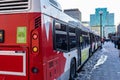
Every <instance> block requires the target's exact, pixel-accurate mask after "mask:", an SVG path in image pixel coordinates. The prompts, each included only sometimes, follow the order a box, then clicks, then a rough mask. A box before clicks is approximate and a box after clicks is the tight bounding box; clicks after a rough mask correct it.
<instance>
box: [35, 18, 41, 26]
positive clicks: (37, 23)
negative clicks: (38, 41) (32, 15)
mask: <svg viewBox="0 0 120 80" xmlns="http://www.w3.org/2000/svg"><path fill="white" fill-rule="evenodd" d="M40 25H41V17H38V18H36V19H35V28H37V27H40Z"/></svg>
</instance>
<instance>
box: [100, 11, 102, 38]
mask: <svg viewBox="0 0 120 80" xmlns="http://www.w3.org/2000/svg"><path fill="white" fill-rule="evenodd" d="M99 14H100V36H101V38H102V14H103V12H102V11H100V12H99Z"/></svg>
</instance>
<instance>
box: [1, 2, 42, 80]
mask: <svg viewBox="0 0 120 80" xmlns="http://www.w3.org/2000/svg"><path fill="white" fill-rule="evenodd" d="M30 1H31V0H1V1H0V80H37V79H38V77H39V79H40V76H38V77H36V75H37V74H36V73H37V72H38V69H37V67H39V68H41V66H40V65H41V64H42V63H40V64H37V63H36V62H37V61H34V60H36V54H37V52H36V54H34V52H32V50H31V49H32V48H33V46H35V49H34V50H35V51H36V47H37V49H38V48H39V44H38V43H39V41H38V37H36V35H35V36H34V38H35V39H36V41H35V40H34V41H33V40H32V35H33V34H34V33H35V34H37V36H38V30H39V29H38V28H37V27H38V25H37V27H35V20H36V19H38V18H40V13H33V12H31V13H28V12H27V10H28V9H29V6H30V4H29V3H30ZM39 20H40V19H39ZM39 20H37V23H38V21H39ZM39 26H40V25H39ZM32 42H33V43H34V44H33V43H32ZM37 51H38V50H37ZM38 52H39V51H38ZM37 58H40V56H39V55H38V56H37ZM30 59H31V60H30ZM33 59H34V60H33ZM41 72H42V71H41ZM38 75H40V73H38ZM41 76H42V75H41ZM33 77H35V78H33ZM41 80H43V79H42V78H41Z"/></svg>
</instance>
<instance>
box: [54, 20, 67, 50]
mask: <svg viewBox="0 0 120 80" xmlns="http://www.w3.org/2000/svg"><path fill="white" fill-rule="evenodd" d="M54 28H55V30H54V32H55V33H54V36H55V37H54V38H55V39H54V48H55V50H60V51H67V50H68V42H67V41H68V40H67V31H66V25H65V24H62V22H56V21H55V25H54Z"/></svg>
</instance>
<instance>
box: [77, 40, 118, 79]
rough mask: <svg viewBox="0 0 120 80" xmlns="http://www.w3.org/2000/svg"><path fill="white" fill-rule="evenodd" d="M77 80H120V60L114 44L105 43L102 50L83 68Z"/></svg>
mask: <svg viewBox="0 0 120 80" xmlns="http://www.w3.org/2000/svg"><path fill="white" fill-rule="evenodd" d="M75 80H120V58H119V53H118V49H116V48H115V47H114V44H113V43H112V42H105V43H104V45H103V47H102V49H99V50H97V51H96V52H95V53H94V55H93V56H92V57H91V58H90V59H89V60H88V62H87V63H86V64H85V65H84V66H83V68H82V70H81V71H80V72H79V73H78V74H77V78H75Z"/></svg>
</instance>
